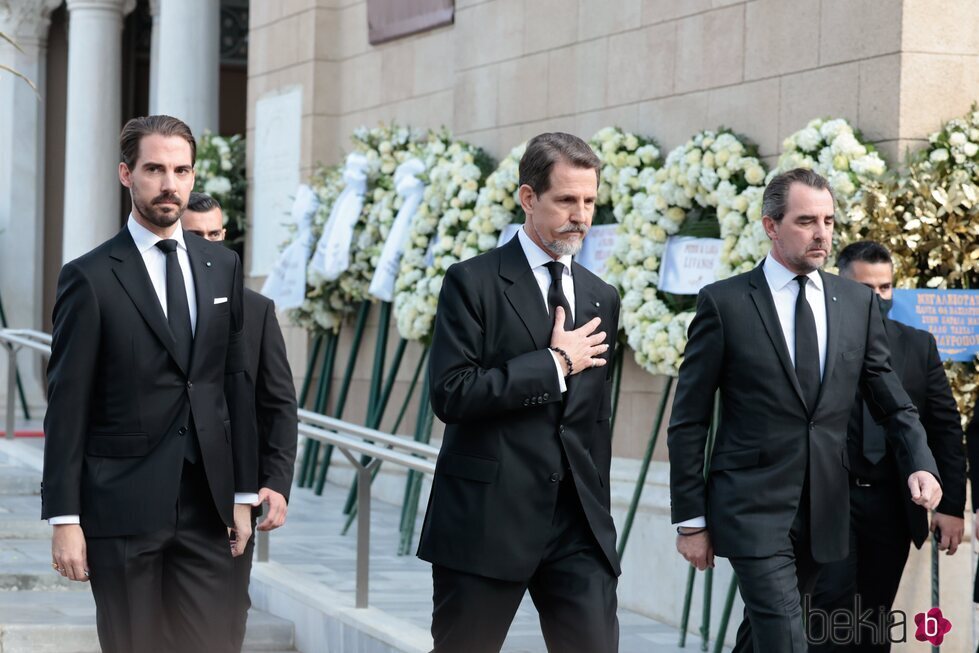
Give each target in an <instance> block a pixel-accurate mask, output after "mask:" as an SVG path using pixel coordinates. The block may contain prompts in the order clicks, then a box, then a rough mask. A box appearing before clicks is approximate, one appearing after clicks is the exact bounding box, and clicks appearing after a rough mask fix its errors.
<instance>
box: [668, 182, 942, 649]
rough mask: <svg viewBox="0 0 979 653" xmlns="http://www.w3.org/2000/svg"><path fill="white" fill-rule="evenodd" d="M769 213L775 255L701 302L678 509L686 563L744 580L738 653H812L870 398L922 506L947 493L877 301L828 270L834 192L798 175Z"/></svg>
mask: <svg viewBox="0 0 979 653" xmlns="http://www.w3.org/2000/svg"><path fill="white" fill-rule="evenodd" d="M762 203H763V206H762V216H763V217H762V223H763V226H764V229H765V233H766V234H767V235H768V238H769V239H770V240H771V243H772V247H771V252H770V253H769V255H768V256H766V257H765V260H764V261H763V262H762V263H761V264H760V265H759V266H758V267H756V268H755V269H754V270H751V271H750V272H746V273H744V274H739V275H736V276H734V277H731V278H729V279H724V280H723V281H718V282H716V283H712V284H710V285H708V286H705V287H704V288H703V289H702V290H701V291H700V294H699V295H698V297H697V313H696V315H695V316H694V318H693V321H692V322H691V323H690V329H689V334H688V341H687V347H686V351H685V352H684V359H683V364H682V365H681V367H680V375H679V380H678V381H677V389H676V396H675V398H674V401H673V414H672V416H671V418H670V427H669V442H668V444H669V449H670V498H671V501H672V513H673V522H674V523H675V524H677V533H678V534H677V550H678V551H679V552H680V553H681V555H683V557H684V558H685V559H686V560H688V561H689V562H690V563H692V564H694V565H695V566H696V567H697V568H698V569H705V568H706V567H708V566H713V564H714V554H715V552H716V554H717V555H719V556H723V557H725V558H728V560H729V561H730V563H731V566H732V567H733V568H734V572H735V573H736V574H737V576H738V586H739V587H740V589H741V596H742V598H743V599H744V603H745V615H744V620H743V621H742V622H741V627H740V628H739V629H738V637H737V643H736V645H735V651H738V652H739V653H741V652H744V651H754V652H755V653H775V652H776V651H777V652H778V653H799V652H805V651H806V650H807V649H808V643H807V641H806V633H805V631H804V629H803V618H802V617H803V615H802V597H801V594H803V593H808V592H811V590H812V586H813V584H814V581H815V578H816V573H817V571H818V569H819V566H820V565H821V564H824V563H827V562H832V561H834V560H840V559H842V558H844V557H846V555H847V551H848V547H849V537H848V531H849V525H850V520H849V514H848V511H847V507H848V506H849V505H850V498H849V474H848V473H847V469H848V467H849V462H848V454H847V447H846V432H847V420H848V418H849V415H850V411H851V409H852V407H853V398H854V396H855V395H856V392H857V389H858V387H859V389H860V391H861V392H862V393H863V396H864V397H866V398H867V401H868V405H869V406H870V408H871V412H872V414H873V416H874V419H875V420H879V421H881V422H884V423H886V425H887V435H888V438H889V440H890V442H891V444H892V446H893V447H894V450H895V452H896V453H897V456H898V460H899V462H900V465H899V468H900V470H901V478H902V480H903V482H906V483H907V485H908V488H909V489H910V491H911V494H912V497H913V498H914V501H915V503H917V504H919V505H923V506H925V507H926V508H934V507H935V506H936V505H937V504H938V502H939V500H940V499H941V496H942V489H941V486H940V485H939V483H938V480H937V478H936V476H937V475H938V470H937V468H936V467H935V461H934V458H933V457H932V455H931V452H930V451H929V450H928V446H927V441H926V436H925V432H924V429H922V427H921V424H920V422H919V421H918V413H917V410H916V409H915V407H914V404H913V403H911V400H910V399H909V398H908V396H907V393H906V392H904V389H903V388H902V387H901V381H900V379H899V378H898V377H897V375H896V374H894V372H893V370H892V369H891V367H890V364H889V363H888V358H889V351H888V348H887V339H886V334H885V332H884V325H883V323H882V322H881V318H880V309H879V307H878V305H877V300H876V297H874V294H873V293H872V292H871V291H870V290H868V289H867V288H865V287H864V286H861V285H860V284H858V283H854V282H852V281H849V280H847V279H841V278H840V277H838V276H836V275H832V274H827V273H825V272H822V271H820V269H819V268H820V267H822V266H823V264H824V263H825V262H826V257H827V256H828V255H829V250H830V247H831V245H832V242H833V227H834V222H835V217H836V203H835V201H834V199H833V194H832V191H831V190H830V187H829V183H828V182H827V181H826V179H824V178H823V177H821V176H820V175H818V174H816V173H814V172H812V171H811V170H804V169H801V168H797V169H795V170H790V171H788V172H785V173H782V174H780V175H777V176H776V177H774V178H773V179H772V180H771V181H770V182H769V183H768V186H767V187H766V188H765V193H764V196H763V199H762ZM716 393H719V394H720V406H721V417H720V424H719V425H718V427H717V434H716V438H715V441H714V446H713V451H707V447H706V445H707V439H708V429H709V427H710V423H711V420H712V418H713V415H714V405H715V394H716ZM707 456H710V458H709V459H708V460H705V458H706V457H707ZM705 462H706V463H707V465H706V468H707V474H706V476H705V474H704V469H705Z"/></svg>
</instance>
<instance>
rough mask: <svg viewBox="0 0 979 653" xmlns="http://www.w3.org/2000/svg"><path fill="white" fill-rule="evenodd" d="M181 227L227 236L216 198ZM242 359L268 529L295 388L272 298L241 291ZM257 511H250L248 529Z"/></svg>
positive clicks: (278, 522) (244, 615) (273, 522)
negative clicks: (251, 397)
mask: <svg viewBox="0 0 979 653" xmlns="http://www.w3.org/2000/svg"><path fill="white" fill-rule="evenodd" d="M180 223H181V225H182V226H183V228H184V230H185V231H187V232H188V233H192V234H196V235H198V236H200V237H201V238H204V239H205V240H210V241H211V242H222V241H223V240H224V236H225V234H226V230H225V228H224V215H223V213H222V211H221V205H220V204H219V203H218V201H217V200H216V199H214V198H213V197H211V196H210V195H207V194H205V193H191V194H190V200H189V201H188V202H187V210H186V211H184V214H183V216H181V218H180ZM244 340H245V356H246V358H247V365H246V369H247V371H248V377H249V378H250V379H251V380H252V382H253V383H254V385H255V417H256V424H257V426H258V479H259V481H258V485H259V490H258V498H259V501H260V502H262V503H264V504H267V505H268V514H266V516H265V518H264V519H263V520H262V521H261V523H259V524H258V527H257V528H258V530H260V531H272V530H275V529H276V528H279V527H280V526H282V525H283V524H285V522H286V513H287V512H288V502H289V489H290V487H292V475H293V471H294V468H295V464H296V438H297V434H298V430H297V429H298V419H297V415H296V388H295V386H294V385H293V381H292V370H291V369H290V367H289V358H288V356H287V355H286V343H285V340H284V339H283V338H282V330H281V329H280V328H279V321H278V320H277V319H276V318H275V304H274V303H273V302H272V300H271V299H268V298H267V297H265V296H263V295H261V294H259V293H257V292H255V291H254V290H251V289H249V288H245V330H244ZM259 514H261V510H260V509H259V508H256V509H255V510H254V511H253V513H252V527H253V528H254V527H255V520H256V517H258V515H259ZM254 551H255V540H254V539H251V540H249V541H248V546H247V547H245V553H244V555H242V556H239V557H237V558H235V561H234V565H235V586H234V592H233V595H232V596H231V598H230V600H231V601H232V602H233V603H234V605H235V610H236V611H235V615H234V626H233V630H232V632H233V636H232V642H233V643H234V646H235V650H238V649H240V648H241V645H242V642H244V639H245V625H246V621H247V619H248V608H250V607H251V605H252V603H251V600H250V599H249V597H248V582H249V579H250V577H251V571H252V558H253V554H254Z"/></svg>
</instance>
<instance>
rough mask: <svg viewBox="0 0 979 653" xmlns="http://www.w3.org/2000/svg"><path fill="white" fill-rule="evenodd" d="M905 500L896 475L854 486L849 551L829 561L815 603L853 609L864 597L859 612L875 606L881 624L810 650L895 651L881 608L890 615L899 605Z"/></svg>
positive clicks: (907, 537)
mask: <svg viewBox="0 0 979 653" xmlns="http://www.w3.org/2000/svg"><path fill="white" fill-rule="evenodd" d="M904 501H905V499H904V494H903V492H902V488H901V483H900V481H899V480H896V479H889V480H887V481H882V482H880V483H874V484H873V485H871V486H870V487H860V486H856V485H854V486H851V488H850V555H849V556H848V557H847V558H846V559H844V560H841V561H839V562H833V563H830V564H827V565H824V567H823V569H822V570H821V571H820V573H819V578H818V579H817V581H816V589H815V592H814V594H813V599H812V605H813V608H817V609H819V610H822V611H823V612H825V613H826V614H829V613H832V612H833V611H834V610H847V611H848V612H851V613H853V612H854V609H855V606H856V597H857V596H859V597H860V599H859V611H860V613H865V612H866V611H867V610H871V615H872V618H873V621H874V623H875V624H878V627H877V628H869V627H868V628H854V629H853V632H852V639H853V641H852V642H850V641H845V640H847V639H849V638H848V637H846V633H841V635H843V636H842V637H840V636H832V637H829V638H828V639H829V641H826V642H822V641H820V642H818V643H813V644H812V645H811V647H810V650H811V651H813V652H814V653H827V652H830V651H833V652H842V651H848V652H856V651H859V652H864V651H866V652H868V653H869V652H878V651H890V650H891V645H890V642H889V641H888V640H887V637H886V634H887V633H886V628H882V627H880V625H879V621H880V614H881V610H883V613H884V614H885V615H886V614H888V613H890V611H891V607H892V606H893V605H894V597H895V596H897V589H898V586H899V585H900V584H901V575H902V574H903V573H904V565H905V563H906V562H907V561H908V552H909V551H910V549H911V531H910V528H909V527H908V517H907V512H906V506H905V505H904ZM857 616H859V615H857ZM820 617H822V615H821V614H820ZM854 623H859V622H857V621H855V622H854ZM834 640H835V641H834Z"/></svg>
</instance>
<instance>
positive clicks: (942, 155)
mask: <svg viewBox="0 0 979 653" xmlns="http://www.w3.org/2000/svg"><path fill="white" fill-rule="evenodd" d="M928 158H929V159H931V160H932V161H934V162H936V163H939V162H941V161H948V150H946V149H945V148H944V147H940V148H938V149H937V150H934V151H933V152H932V153H931V154H930V155H929V156H928Z"/></svg>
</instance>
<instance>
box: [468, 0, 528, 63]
mask: <svg viewBox="0 0 979 653" xmlns="http://www.w3.org/2000/svg"><path fill="white" fill-rule="evenodd" d="M525 29H526V25H525V23H524V2H523V0H494V2H487V3H485V4H477V5H474V6H472V7H466V8H457V9H456V16H455V29H454V30H453V31H454V32H455V36H456V44H455V58H456V70H467V69H469V68H475V67H477V66H482V65H485V64H488V63H493V62H497V61H503V60H505V59H512V58H513V57H515V56H518V55H520V54H521V52H522V50H521V48H522V47H523V41H524V30H525Z"/></svg>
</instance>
